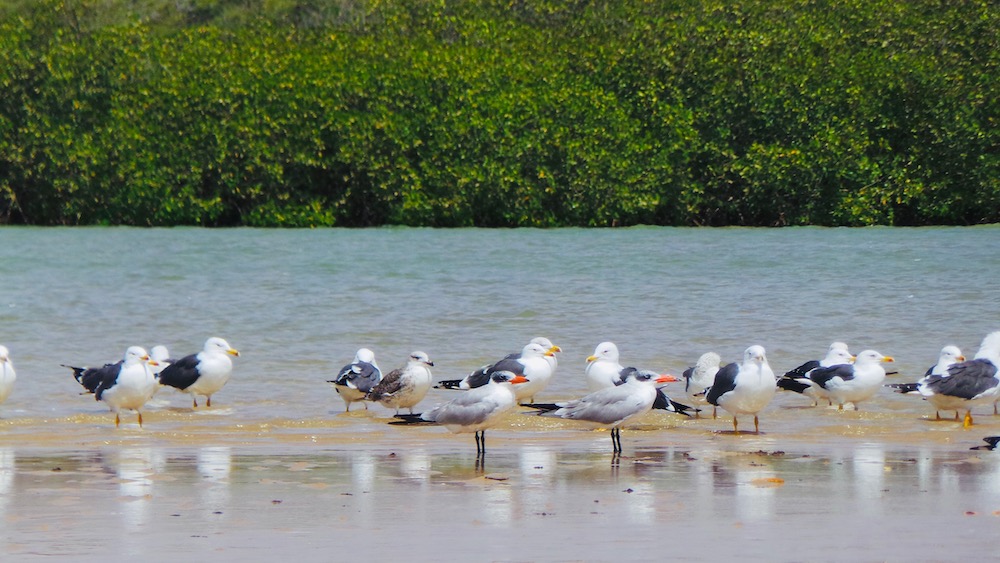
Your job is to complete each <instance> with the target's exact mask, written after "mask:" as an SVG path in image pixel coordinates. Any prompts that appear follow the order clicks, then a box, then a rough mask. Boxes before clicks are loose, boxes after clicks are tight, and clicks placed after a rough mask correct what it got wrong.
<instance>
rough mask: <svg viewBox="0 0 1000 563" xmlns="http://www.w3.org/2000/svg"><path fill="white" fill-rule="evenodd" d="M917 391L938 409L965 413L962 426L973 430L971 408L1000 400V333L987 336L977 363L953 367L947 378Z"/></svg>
mask: <svg viewBox="0 0 1000 563" xmlns="http://www.w3.org/2000/svg"><path fill="white" fill-rule="evenodd" d="M918 391H920V394H921V395H923V396H924V397H926V398H927V400H928V401H933V402H934V403H933V404H934V407H935V408H939V409H941V410H953V409H965V420H964V421H963V426H964V427H966V428H968V427H969V426H972V407H974V406H975V405H988V404H990V403H993V402H995V401H997V400H998V398H1000V331H997V332H992V333H990V334H988V335H986V338H984V339H983V342H982V344H981V345H980V347H979V351H978V352H976V357H975V358H974V359H972V360H966V361H964V362H957V363H954V364H952V365H951V366H949V367H948V370H947V374H946V375H945V374H942V375H931V376H928V377H927V381H925V382H924V383H923V384H921V385H920V386H919V388H918Z"/></svg>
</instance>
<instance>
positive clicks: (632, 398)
mask: <svg viewBox="0 0 1000 563" xmlns="http://www.w3.org/2000/svg"><path fill="white" fill-rule="evenodd" d="M623 380H624V381H623V382H622V383H621V384H620V385H613V386H611V387H605V388H603V389H598V390H597V391H594V392H593V393H590V394H589V395H586V396H584V397H581V398H579V399H575V400H572V401H567V402H562V403H554V404H552V405H536V406H535V407H536V408H540V409H541V410H543V411H545V412H541V413H540V414H541V415H542V416H551V417H558V418H565V419H568V420H582V421H585V422H590V423H593V424H596V425H599V426H602V427H605V428H611V446H612V451H613V452H614V453H616V454H619V453H621V451H622V438H621V427H622V425H624V424H625V423H627V422H629V421H631V420H633V419H635V418H636V417H638V416H641V415H643V414H645V413H647V412H649V411H650V410H651V409H652V408H653V402H654V401H656V398H657V389H656V384H657V383H666V382H668V381H670V380H671V378H668V377H667V376H662V375H659V374H658V373H656V372H652V371H647V370H638V369H635V368H625V373H624V375H623Z"/></svg>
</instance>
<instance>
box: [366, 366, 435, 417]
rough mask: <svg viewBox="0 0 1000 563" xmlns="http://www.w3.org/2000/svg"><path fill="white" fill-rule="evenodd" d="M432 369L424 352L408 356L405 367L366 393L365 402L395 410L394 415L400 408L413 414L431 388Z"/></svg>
mask: <svg viewBox="0 0 1000 563" xmlns="http://www.w3.org/2000/svg"><path fill="white" fill-rule="evenodd" d="M432 367H434V362H432V361H431V359H430V357H429V356H428V355H427V353H426V352H420V351H417V352H414V353H412V354H410V358H409V360H407V362H406V366H405V367H403V368H400V369H394V370H392V371H390V372H389V373H388V374H386V375H385V376H384V377H383V378H382V380H381V381H379V382H378V383H377V384H376V385H375V386H374V387H372V389H371V391H369V392H368V397H367V400H369V401H374V402H376V403H379V404H381V405H382V406H384V407H388V408H390V409H396V414H399V409H401V408H406V409H409V410H410V414H413V407H414V406H415V405H416V404H417V403H419V402H420V401H422V400H423V399H424V397H425V396H427V391H429V390H430V388H431V383H432V382H433V378H432V376H431V369H430V368H432Z"/></svg>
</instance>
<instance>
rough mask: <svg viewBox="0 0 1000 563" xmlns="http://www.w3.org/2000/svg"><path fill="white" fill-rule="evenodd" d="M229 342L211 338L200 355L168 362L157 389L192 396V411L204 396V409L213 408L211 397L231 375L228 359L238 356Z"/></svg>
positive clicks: (231, 367) (160, 375)
mask: <svg viewBox="0 0 1000 563" xmlns="http://www.w3.org/2000/svg"><path fill="white" fill-rule="evenodd" d="M239 355H240V353H239V352H237V351H236V350H235V349H234V348H233V347H232V346H230V345H229V343H228V342H226V341H225V340H223V339H222V338H219V337H217V336H213V337H212V338H209V339H208V340H206V341H205V347H204V348H202V350H201V352H198V353H197V354H192V355H190V356H185V357H183V358H181V359H179V360H168V361H169V362H170V365H169V366H167V367H165V368H163V369H162V370H161V371H160V374H159V377H160V385H169V386H170V387H176V388H177V389H179V390H180V391H182V392H184V393H188V394H190V395H191V402H192V405H193V406H194V407H197V406H198V395H204V396H205V406H209V407H210V406H212V395H213V394H215V393H216V392H218V391H219V389H222V387H223V386H224V385H225V384H226V382H227V381H229V376H230V375H232V373H233V361H232V360H230V359H229V356H237V357H238V356H239Z"/></svg>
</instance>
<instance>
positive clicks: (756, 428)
mask: <svg viewBox="0 0 1000 563" xmlns="http://www.w3.org/2000/svg"><path fill="white" fill-rule="evenodd" d="M753 431H754V432H755V433H757V434H760V423H759V422H758V421H757V415H753Z"/></svg>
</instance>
